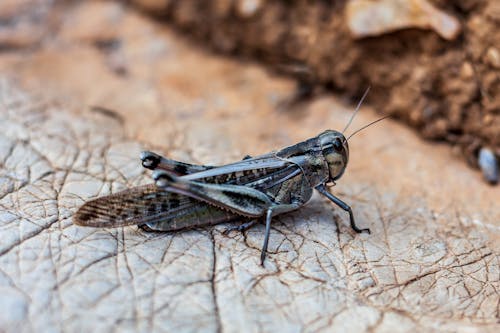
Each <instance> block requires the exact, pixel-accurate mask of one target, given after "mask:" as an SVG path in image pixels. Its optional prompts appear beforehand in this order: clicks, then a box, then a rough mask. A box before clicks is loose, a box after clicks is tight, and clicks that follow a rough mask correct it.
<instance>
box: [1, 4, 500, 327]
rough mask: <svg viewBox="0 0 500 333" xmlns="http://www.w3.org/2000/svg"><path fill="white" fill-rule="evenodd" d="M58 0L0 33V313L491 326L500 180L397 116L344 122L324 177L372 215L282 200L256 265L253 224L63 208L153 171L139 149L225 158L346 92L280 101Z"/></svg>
mask: <svg viewBox="0 0 500 333" xmlns="http://www.w3.org/2000/svg"><path fill="white" fill-rule="evenodd" d="M65 13H66V14H65V15H66V16H65V20H63V22H62V23H61V26H59V27H58V29H56V30H55V32H54V31H53V32H52V33H51V37H50V38H48V41H44V42H42V43H40V45H39V46H38V47H36V48H34V49H30V50H29V51H26V50H25V49H23V48H21V49H20V50H19V49H16V50H11V51H7V52H4V53H0V73H2V79H0V163H1V166H2V167H1V169H0V191H1V194H0V237H1V242H0V294H1V295H2V297H0V331H7V332H19V331H37V332H39V331H43V330H45V331H48V330H53V331H61V330H66V331H110V330H117V331H118V330H119V331H149V330H151V329H153V330H155V331H173V330H174V329H175V330H182V331H199V330H200V329H203V330H204V331H224V332H235V331H238V332H239V331H249V332H257V331H266V332H269V331H276V330H280V331H292V332H297V331H332V330H335V331H338V332H342V331H349V332H364V331H371V332H394V331H399V332H405V331H415V330H416V329H425V330H427V331H432V330H440V331H450V332H451V331H454V332H457V331H458V332H476V331H477V332H479V331H481V332H488V331H490V332H496V331H498V321H499V310H500V308H499V289H500V267H499V258H500V249H499V247H498V244H499V243H498V241H499V239H500V237H499V233H500V208H499V207H498V202H499V201H500V193H499V191H498V187H496V188H495V187H489V186H487V185H485V184H483V182H482V181H481V179H480V175H479V174H478V173H476V172H473V171H472V170H469V169H468V168H467V167H466V166H465V165H463V163H461V162H460V158H458V157H456V156H454V155H453V154H452V153H451V151H450V149H449V148H448V147H446V146H438V145H431V144H428V143H423V142H422V141H421V140H419V139H418V138H417V137H416V136H415V135H414V134H412V132H411V131H409V130H407V129H405V128H403V127H402V126H400V125H397V124H395V123H394V122H392V121H390V120H387V121H384V122H382V123H380V124H378V125H377V126H374V127H372V128H370V129H369V130H367V131H365V132H362V133H361V134H359V135H357V136H355V137H354V138H353V139H352V140H351V141H350V148H351V154H350V165H349V166H348V169H347V172H346V174H345V175H344V176H343V177H342V178H341V179H340V181H338V184H337V186H336V187H335V188H334V189H333V192H334V193H336V194H337V195H339V196H340V197H341V198H343V199H345V201H347V202H348V203H350V204H351V205H352V207H353V210H354V214H355V216H356V218H357V221H358V223H359V225H360V226H362V227H370V228H371V230H372V235H356V234H354V233H353V232H352V231H351V230H350V228H349V226H348V219H347V216H346V214H345V213H344V212H342V211H339V209H338V208H336V207H334V206H332V205H331V204H330V203H329V202H327V201H326V200H324V199H323V198H321V197H319V196H314V197H313V199H312V201H311V202H310V203H309V204H308V205H307V206H306V207H305V208H304V209H302V210H300V211H297V212H294V213H291V214H288V215H284V216H282V217H279V218H277V219H276V221H275V223H274V224H273V227H272V231H271V239H270V243H269V249H270V254H269V255H268V258H267V261H266V267H265V268H262V267H261V266H260V265H259V253H260V247H261V244H262V241H263V231H264V230H263V229H264V228H263V226H262V225H259V226H257V227H255V228H254V229H251V230H250V231H248V232H246V233H245V234H244V235H240V234H238V233H232V234H230V235H229V236H225V235H223V234H222V233H221V232H222V230H223V229H224V228H225V227H226V226H225V225H220V226H217V227H215V228H209V229H201V230H195V231H189V232H180V233H172V234H162V233H153V234H151V233H145V232H143V231H140V230H137V228H134V227H127V228H123V229H116V230H111V229H110V230H101V229H90V228H82V227H77V226H75V225H73V224H72V221H71V216H72V214H73V213H74V212H75V211H76V210H77V208H78V207H79V206H80V205H81V204H82V203H83V202H84V201H85V200H87V199H88V198H91V197H95V196H97V195H103V194H107V193H110V192H116V191H118V190H120V189H123V188H125V187H130V186H134V185H136V184H143V183H148V182H150V180H149V174H148V172H146V171H144V170H142V169H141V167H140V163H139V162H138V154H139V151H140V150H141V149H144V148H147V149H151V150H157V151H159V152H162V153H164V154H166V155H168V156H170V157H173V158H177V159H181V160H185V161H189V162H195V163H214V164H215V163H225V162H230V161H233V160H236V159H241V157H242V156H244V155H246V154H250V155H255V154H258V153H264V152H267V151H270V150H273V149H276V148H279V147H282V146H284V145H287V144H290V143H294V142H297V141H299V140H303V139H305V138H307V137H310V136H313V135H316V134H317V133H318V132H320V131H322V130H324V129H325V128H334V129H341V128H343V126H344V125H345V124H346V122H347V121H348V119H349V116H350V115H351V113H352V109H353V107H352V106H351V105H347V104H343V103H340V102H339V101H338V100H336V99H334V98H332V97H319V98H316V99H314V100H313V101H311V102H310V103H306V104H303V105H301V107H300V108H295V109H284V108H283V107H282V105H283V104H286V103H284V101H287V100H288V99H289V98H291V96H292V95H293V91H294V84H293V82H290V81H287V80H283V79H278V78H275V77H272V76H270V75H269V74H267V73H266V72H264V71H263V70H262V69H261V68H259V67H257V66H256V65H253V64H248V63H238V62H233V61H229V60H227V59H220V58H217V57H215V56H213V55H210V54H207V53H205V52H203V51H201V50H200V49H197V48H195V47H193V46H191V45H189V44H186V43H185V42H184V41H182V40H180V39H179V38H178V37H176V36H175V35H173V34H172V33H171V32H170V31H169V30H168V29H166V28H165V27H160V26H156V25H154V24H152V23H150V22H149V21H148V19H146V18H143V17H139V16H136V15H135V14H131V13H128V12H127V11H126V10H124V9H123V8H121V7H119V6H118V5H116V4H113V3H98V4H93V3H91V4H84V5H81V6H78V7H71V8H66V12H65ZM89 13H93V14H92V15H91V17H92V18H93V20H94V21H93V22H90V23H89V22H88V20H83V19H82V18H83V17H89ZM66 22H71V23H66ZM111 27H120V29H115V30H114V31H113V29H111ZM106 28H110V29H106ZM101 31H106V32H107V34H109V35H106V36H103V35H102V33H101ZM111 42H112V43H111ZM103 45H104V48H103ZM109 45H114V46H113V47H110V46H109ZM91 106H99V107H100V108H97V107H91ZM112 110H113V111H112ZM374 119H375V114H374V112H373V111H372V110H370V109H368V108H363V109H362V110H361V112H360V114H359V115H358V117H357V118H356V120H355V122H354V124H353V126H352V128H351V129H350V130H349V131H348V132H350V131H352V130H353V129H355V128H358V127H360V126H361V125H362V124H366V123H367V122H369V121H371V120H374Z"/></svg>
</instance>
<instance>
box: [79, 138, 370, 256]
mask: <svg viewBox="0 0 500 333" xmlns="http://www.w3.org/2000/svg"><path fill="white" fill-rule="evenodd" d="M348 158H349V149H348V145H347V140H346V139H345V137H344V136H343V135H342V134H341V133H339V132H337V131H325V132H323V133H321V134H320V135H318V136H316V137H314V138H311V139H309V140H306V141H303V142H300V143H298V144H295V145H293V146H289V147H287V148H284V149H281V150H279V151H277V152H272V153H268V154H265V155H261V156H257V157H253V158H251V157H249V158H245V159H244V160H242V161H239V162H236V163H232V164H227V165H223V166H218V167H214V166H201V165H192V164H187V163H182V162H178V161H174V160H170V159H167V158H164V157H161V156H159V155H157V154H154V153H151V152H144V153H143V154H142V155H141V159H142V164H143V166H144V167H146V168H148V169H152V170H155V171H154V173H153V178H154V179H155V181H156V182H155V184H151V185H145V186H139V187H135V188H131V189H128V190H125V191H122V192H119V193H116V194H112V195H109V196H105V197H101V198H97V199H94V200H92V201H89V202H87V203H85V204H84V205H83V206H82V207H81V208H80V210H79V211H78V212H77V213H76V214H75V217H74V221H75V223H76V224H78V225H84V226H93V227H118V226H124V225H132V224H135V225H139V226H142V227H143V228H145V229H146V230H154V231H175V230H181V229H188V228H196V227H201V226H206V225H213V224H218V223H223V222H228V221H233V220H238V219H239V220H240V221H242V222H245V221H247V222H248V220H255V219H257V218H260V217H265V218H266V239H265V241H264V248H263V253H262V257H261V259H262V261H263V260H264V255H265V249H266V248H267V240H268V236H269V229H270V222H271V218H272V216H276V215H278V214H282V213H285V212H289V211H292V210H295V209H297V208H299V207H301V206H302V205H304V204H305V203H306V202H307V201H309V199H310V198H311V196H312V192H313V189H317V190H318V191H319V192H320V193H321V194H323V195H325V196H326V197H328V198H329V199H330V200H331V201H333V202H334V203H336V204H337V205H339V206H340V207H341V208H342V209H344V210H346V211H348V212H349V215H350V218H351V226H352V228H353V229H354V230H355V231H356V232H362V231H368V232H369V230H368V229H359V228H357V227H356V225H355V223H354V218H353V215H352V211H351V209H350V207H349V206H348V205H347V204H345V203H344V202H342V201H341V200H340V199H338V198H336V197H334V196H333V195H332V194H331V193H329V192H328V191H327V190H326V187H325V185H326V183H328V182H334V181H335V180H337V179H338V178H340V177H341V176H342V174H343V172H344V170H345V168H346V166H347V162H348Z"/></svg>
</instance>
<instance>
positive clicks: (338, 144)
mask: <svg viewBox="0 0 500 333" xmlns="http://www.w3.org/2000/svg"><path fill="white" fill-rule="evenodd" d="M333 149H335V151H336V152H341V151H342V149H344V146H343V145H342V141H341V140H340V139H339V138H336V139H335V141H333Z"/></svg>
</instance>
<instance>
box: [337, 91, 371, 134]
mask: <svg viewBox="0 0 500 333" xmlns="http://www.w3.org/2000/svg"><path fill="white" fill-rule="evenodd" d="M369 91H370V86H368V88H366V90H365V93H364V94H363V97H361V99H360V100H359V102H358V105H357V106H356V110H354V113H353V114H352V116H351V119H349V122H348V123H347V125H345V128H344V130H343V131H342V134H344V132H345V131H346V130H347V128H348V127H349V126H350V125H351V123H352V121H353V119H354V117H355V116H356V113H358V111H359V108H360V107H361V104H363V101H364V100H365V97H366V95H368V92H369Z"/></svg>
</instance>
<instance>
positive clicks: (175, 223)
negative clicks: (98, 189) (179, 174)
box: [73, 184, 238, 231]
mask: <svg viewBox="0 0 500 333" xmlns="http://www.w3.org/2000/svg"><path fill="white" fill-rule="evenodd" d="M236 217H238V215H236V214H234V213H230V212H227V211H225V210H222V209H219V208H217V207H213V206H210V205H209V204H206V203H204V202H200V201H199V200H196V199H193V198H190V197H188V196H183V195H179V194H176V193H171V192H167V191H164V190H162V189H159V188H158V187H157V186H156V185H154V184H151V185H144V186H138V187H134V188H131V189H128V190H125V191H122V192H118V193H115V194H111V195H108V196H105V197H100V198H97V199H94V200H91V201H88V202H86V203H85V204H84V205H83V206H82V207H80V209H79V210H78V211H77V212H76V214H75V216H74V218H73V221H74V222H75V224H77V225H82V226H90V227H120V226H127V225H141V224H147V225H149V226H152V225H155V227H154V229H157V230H164V231H170V230H178V229H185V228H189V227H191V228H192V227H197V226H202V225H209V224H216V223H221V222H225V221H229V220H232V219H235V218H236Z"/></svg>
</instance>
